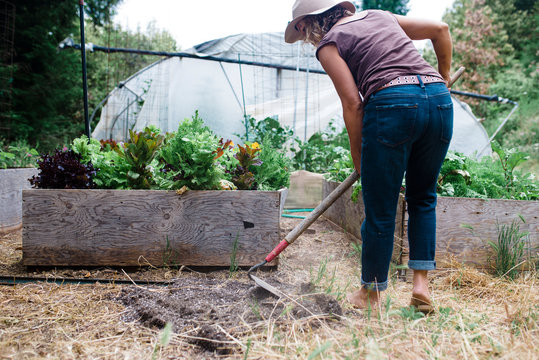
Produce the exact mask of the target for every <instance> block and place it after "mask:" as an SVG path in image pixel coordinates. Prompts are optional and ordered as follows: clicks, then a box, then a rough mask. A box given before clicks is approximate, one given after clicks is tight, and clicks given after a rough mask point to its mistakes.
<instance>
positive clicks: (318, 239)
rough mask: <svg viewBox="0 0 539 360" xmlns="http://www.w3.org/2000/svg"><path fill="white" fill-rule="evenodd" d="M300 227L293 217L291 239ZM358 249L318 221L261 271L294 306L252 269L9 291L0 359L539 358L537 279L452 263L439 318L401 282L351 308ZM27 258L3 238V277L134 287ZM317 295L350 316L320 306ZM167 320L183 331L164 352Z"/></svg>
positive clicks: (2, 309)
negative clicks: (270, 268) (425, 311)
mask: <svg viewBox="0 0 539 360" xmlns="http://www.w3.org/2000/svg"><path fill="white" fill-rule="evenodd" d="M298 221H299V220H296V219H283V221H282V226H283V228H284V229H283V230H284V232H285V233H286V232H287V231H289V230H290V229H292V228H293V226H294V225H296V224H297V222H298ZM354 240H355V239H353V238H352V237H351V236H350V235H348V234H346V233H344V232H342V231H341V230H340V229H338V228H336V227H334V226H333V225H332V224H331V223H329V222H328V221H326V220H323V219H321V220H318V221H317V222H316V223H315V224H313V226H312V227H311V230H310V231H309V232H308V233H305V234H304V235H302V236H301V237H300V238H299V239H298V240H297V241H296V243H294V245H292V246H290V247H289V248H288V249H287V250H286V251H285V253H283V254H282V256H281V263H280V266H279V270H278V271H276V272H272V273H261V274H260V276H261V277H264V278H265V279H268V280H271V281H274V282H276V281H279V282H280V283H278V285H279V287H280V288H281V289H282V290H284V291H285V293H286V294H287V295H288V297H285V298H283V299H275V298H272V297H257V295H256V294H257V292H256V290H255V289H253V284H252V283H251V281H249V280H248V279H247V277H246V274H245V272H243V271H241V272H239V273H237V274H234V275H232V277H230V275H229V273H228V271H227V270H224V271H219V272H212V273H198V272H196V271H189V270H185V269H184V270H183V271H179V269H171V268H155V269H154V268H151V267H144V268H140V269H130V270H127V269H126V270H127V272H126V274H127V275H128V276H129V277H130V278H132V279H153V280H165V279H171V280H173V284H172V285H170V286H168V287H148V286H135V285H114V284H92V285H68V284H63V285H58V284H55V283H33V284H20V285H16V286H1V287H0V349H1V350H0V359H38V358H39V359H41V358H55V359H73V358H77V359H125V358H129V359H150V358H152V357H155V358H163V359H165V358H174V359H215V358H230V359H244V358H248V359H306V358H311V359H318V358H319V359H363V358H366V359H491V358H496V359H539V350H538V347H537V344H538V343H539V326H538V321H539V319H538V318H539V290H538V289H539V280H538V276H537V273H535V272H528V273H524V274H523V275H522V276H521V277H520V278H518V279H517V280H516V281H508V280H503V279H499V278H495V277H493V276H491V275H488V274H485V273H482V272H480V271H478V270H475V269H473V268H469V267H466V266H464V265H462V264H458V263H455V262H453V263H451V264H449V265H448V266H447V267H446V268H445V269H444V270H438V271H436V272H433V273H432V296H433V302H434V305H435V306H436V308H437V312H436V314H434V315H432V316H429V317H424V316H422V315H421V314H418V313H416V312H414V311H412V309H410V308H409V307H408V302H409V300H410V289H411V284H409V283H407V282H405V281H402V280H400V279H399V278H398V277H394V278H393V280H392V282H391V284H390V287H389V289H388V290H387V291H386V292H385V293H384V301H383V302H382V303H381V304H380V308H379V309H378V311H372V312H365V311H357V310H355V309H352V308H350V307H349V306H348V305H347V304H346V302H345V301H344V295H345V294H346V293H347V292H350V291H352V290H353V289H354V288H355V287H356V286H357V285H358V283H359V268H358V266H357V261H358V260H357V254H356V253H354V251H353V248H352V246H351V242H352V241H354ZM20 259H21V235H20V231H19V232H14V233H10V234H7V235H2V236H0V274H1V275H9V274H11V275H18V276H23V275H24V276H45V277H46V276H49V277H58V276H62V277H85V276H87V277H96V278H103V277H105V278H123V279H126V278H127V277H126V276H125V274H124V273H123V271H121V269H45V270H38V269H30V272H28V269H25V268H24V267H22V266H21V265H20ZM305 284H310V286H307V287H305ZM298 289H301V291H295V290H298ZM233 294H236V295H234V296H233ZM306 295H308V296H315V297H316V296H318V297H321V296H323V297H324V298H323V299H325V300H327V303H329V302H330V301H335V303H337V304H338V305H339V306H338V308H339V309H340V310H341V311H340V312H339V311H336V310H335V311H334V310H332V309H336V308H337V307H335V306H334V307H324V306H319V307H316V308H314V307H311V306H310V305H312V304H313V302H311V303H309V302H305V299H306V297H305V296H306ZM189 296H190V297H189ZM223 299H224V300H225V301H221V302H219V300H223ZM313 299H314V298H313ZM315 303H317V302H316V301H315ZM135 304H138V305H135ZM140 304H146V305H144V306H140ZM141 309H146V310H148V311H141ZM157 309H162V310H163V311H154V310H157ZM150 310H151V311H150ZM206 310H207V311H206ZM182 311H183V312H182ZM154 313H155V314H154ZM151 314H154V315H152V316H154V318H153V320H154V322H152V321H148V319H149V318H148V316H150V315H151ZM197 314H199V315H197ZM145 317H146V318H145ZM150 320H151V319H150ZM165 322H170V323H172V324H174V326H173V331H172V333H171V337H170V342H169V343H168V344H167V345H166V346H160V345H159V344H160V338H161V336H162V329H161V327H162V325H163V323H165Z"/></svg>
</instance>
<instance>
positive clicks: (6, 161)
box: [0, 139, 39, 169]
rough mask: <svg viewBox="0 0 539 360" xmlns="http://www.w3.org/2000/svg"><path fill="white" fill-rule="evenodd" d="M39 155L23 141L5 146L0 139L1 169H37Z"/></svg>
mask: <svg viewBox="0 0 539 360" xmlns="http://www.w3.org/2000/svg"><path fill="white" fill-rule="evenodd" d="M38 156H39V153H38V152H37V150H36V149H34V148H32V147H30V145H28V143H26V142H25V141H23V140H18V141H16V142H15V143H12V144H9V145H7V144H4V141H3V140H1V139H0V169H7V168H25V167H35V166H36V160H37V158H38Z"/></svg>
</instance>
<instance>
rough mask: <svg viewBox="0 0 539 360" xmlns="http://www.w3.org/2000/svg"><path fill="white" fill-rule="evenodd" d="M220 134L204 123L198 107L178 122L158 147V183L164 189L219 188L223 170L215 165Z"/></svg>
mask: <svg viewBox="0 0 539 360" xmlns="http://www.w3.org/2000/svg"><path fill="white" fill-rule="evenodd" d="M218 148H219V138H218V137H217V136H216V135H215V134H214V133H213V131H211V130H210V128H208V127H207V126H205V125H204V122H203V120H202V119H201V118H200V117H199V115H198V111H197V112H196V113H195V115H194V116H193V117H192V118H191V119H185V120H184V121H183V122H181V123H180V124H179V126H178V130H177V131H176V134H175V135H173V136H171V137H170V138H169V139H167V141H166V142H165V143H164V145H163V147H162V148H161V149H160V151H159V156H160V172H159V175H158V177H159V179H157V181H158V184H159V186H160V187H161V188H165V189H180V188H181V187H183V186H187V187H188V188H189V189H192V190H201V189H202V190H203V189H205V190H212V189H219V180H220V179H221V178H222V177H223V170H222V168H221V167H219V166H216V164H217V162H216V151H217V149H218Z"/></svg>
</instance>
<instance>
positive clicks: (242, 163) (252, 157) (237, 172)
mask: <svg viewBox="0 0 539 360" xmlns="http://www.w3.org/2000/svg"><path fill="white" fill-rule="evenodd" d="M259 151H260V145H259V144H258V143H256V142H255V143H252V144H249V143H246V144H245V146H241V145H239V144H238V151H237V152H236V154H234V157H235V158H236V160H238V164H237V165H236V167H235V168H234V169H232V170H229V173H230V175H231V177H232V182H233V183H234V185H236V187H237V188H238V189H239V190H256V189H257V183H256V181H255V175H254V173H253V170H254V167H255V166H260V165H261V164H262V161H261V160H260V159H259V158H258V156H257V153H258V152H259Z"/></svg>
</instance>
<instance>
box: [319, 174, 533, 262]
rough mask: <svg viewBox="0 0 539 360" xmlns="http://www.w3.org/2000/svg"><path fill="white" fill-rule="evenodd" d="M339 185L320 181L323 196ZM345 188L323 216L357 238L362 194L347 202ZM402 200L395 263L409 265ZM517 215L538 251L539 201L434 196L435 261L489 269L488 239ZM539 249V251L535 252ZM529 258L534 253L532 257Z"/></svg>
mask: <svg viewBox="0 0 539 360" xmlns="http://www.w3.org/2000/svg"><path fill="white" fill-rule="evenodd" d="M337 185H338V183H334V182H328V181H326V180H324V185H323V191H324V196H326V195H327V194H328V193H329V192H330V191H331V190H332V189H334V188H335V187H336V186H337ZM351 194H352V190H351V189H349V190H348V192H346V193H345V194H344V195H343V196H342V197H341V198H340V199H338V200H337V201H336V202H335V203H334V204H333V205H332V206H331V207H330V208H329V209H328V210H327V211H326V212H325V214H324V215H325V216H326V217H327V218H328V219H330V220H331V221H333V222H334V223H336V224H338V225H339V226H341V227H342V228H343V229H345V230H346V231H348V232H350V233H352V234H353V235H355V236H356V237H358V238H359V239H361V233H360V228H361V223H362V221H363V218H364V211H363V202H362V200H361V196H360V198H359V199H358V201H357V202H353V201H352V200H351V199H350V196H351ZM405 209H406V202H405V201H404V198H403V199H402V201H400V202H399V206H398V211H397V216H396V219H395V223H396V228H395V247H394V250H393V261H395V262H396V263H397V264H407V263H408V240H407V237H406V224H407V213H406V211H405ZM519 215H521V216H522V217H523V218H524V220H525V221H526V222H525V223H522V224H521V225H520V231H521V232H529V235H528V240H529V241H528V244H527V247H529V248H530V249H538V248H539V201H524V200H498V199H495V200H484V199H476V198H452V197H443V196H439V197H438V205H437V211H436V222H437V230H436V261H437V266H438V268H444V267H446V266H447V264H449V263H450V262H451V261H453V260H455V261H457V262H460V263H464V264H468V265H471V266H474V267H476V268H484V269H486V268H488V267H489V258H490V257H491V256H492V254H493V253H492V249H491V247H490V246H489V245H488V241H494V242H495V241H496V239H497V229H496V223H497V222H498V223H499V224H510V223H511V222H512V221H513V220H514V219H515V218H517V217H518V216H519ZM535 251H537V250H535ZM532 255H536V254H535V253H534V254H532Z"/></svg>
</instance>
